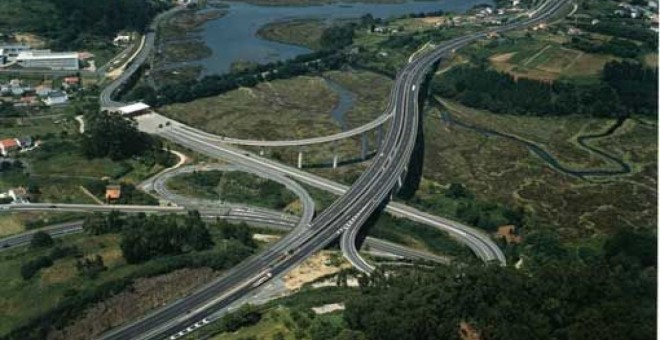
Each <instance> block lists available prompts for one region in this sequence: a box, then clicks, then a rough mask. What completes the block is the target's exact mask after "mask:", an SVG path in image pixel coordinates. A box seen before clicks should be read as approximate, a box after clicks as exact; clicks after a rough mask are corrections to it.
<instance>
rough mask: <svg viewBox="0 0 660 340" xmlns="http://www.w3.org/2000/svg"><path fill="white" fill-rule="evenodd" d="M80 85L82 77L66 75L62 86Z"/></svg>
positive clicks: (67, 87) (66, 87)
mask: <svg viewBox="0 0 660 340" xmlns="http://www.w3.org/2000/svg"><path fill="white" fill-rule="evenodd" d="M78 85H80V78H78V77H66V78H64V80H63V81H62V87H64V88H65V89H69V88H71V87H74V86H78Z"/></svg>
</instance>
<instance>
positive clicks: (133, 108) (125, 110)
mask: <svg viewBox="0 0 660 340" xmlns="http://www.w3.org/2000/svg"><path fill="white" fill-rule="evenodd" d="M149 108H151V106H149V105H147V104H145V103H142V102H140V103H135V104H131V105H126V106H122V107H120V108H119V109H117V110H118V111H119V112H120V113H121V114H123V115H129V114H131V113H135V112H140V111H143V110H146V109H149Z"/></svg>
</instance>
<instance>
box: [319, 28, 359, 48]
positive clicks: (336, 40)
mask: <svg viewBox="0 0 660 340" xmlns="http://www.w3.org/2000/svg"><path fill="white" fill-rule="evenodd" d="M354 33H355V24H350V23H349V24H344V25H333V26H331V27H328V28H326V29H325V30H323V33H322V34H321V47H322V48H323V49H325V50H338V49H341V48H344V47H346V46H348V45H350V44H352V43H353V35H354Z"/></svg>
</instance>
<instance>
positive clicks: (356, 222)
mask: <svg viewBox="0 0 660 340" xmlns="http://www.w3.org/2000/svg"><path fill="white" fill-rule="evenodd" d="M567 2H568V1H567V0H559V1H554V2H551V3H550V2H548V4H547V5H545V4H544V5H543V7H542V9H541V10H539V11H538V13H537V15H536V16H534V17H532V18H530V19H529V20H527V21H523V22H518V23H514V24H511V25H509V26H505V27H499V28H496V29H493V30H490V31H485V32H481V33H475V34H471V35H468V36H464V37H461V38H458V39H454V40H451V41H448V42H445V43H443V44H441V45H440V46H438V47H436V48H435V49H434V50H433V51H432V52H431V53H428V54H426V55H424V56H422V57H419V58H417V59H415V60H413V61H412V62H411V63H409V64H408V65H407V66H406V67H405V68H404V69H403V70H401V71H400V72H399V73H398V75H397V79H396V83H395V85H394V88H393V90H392V94H393V96H392V97H391V100H390V105H389V107H388V112H390V111H389V110H391V113H392V117H391V127H390V129H388V132H387V135H386V137H385V141H384V143H383V144H382V145H381V146H380V148H379V150H378V152H377V153H376V156H375V157H374V159H373V160H372V163H371V164H370V166H369V168H368V169H367V170H366V171H365V172H364V173H363V174H362V176H360V178H358V180H357V181H356V182H355V183H354V184H353V185H352V186H351V187H350V188H347V189H346V190H344V192H343V194H342V196H341V197H340V198H339V199H337V200H336V201H335V202H334V203H333V204H332V205H331V206H330V207H329V208H327V209H326V210H324V211H323V212H322V213H321V214H320V215H319V216H317V217H316V218H315V219H314V220H313V221H312V223H311V224H310V225H309V226H307V227H305V228H297V229H294V230H293V231H292V232H291V233H289V234H288V235H287V236H286V237H284V238H283V239H281V240H280V241H279V242H277V243H276V244H275V245H274V246H273V247H272V248H270V249H268V250H267V251H265V252H264V253H262V254H259V255H258V256H254V257H252V258H249V259H247V260H246V261H244V262H242V263H241V264H239V265H238V266H236V267H235V268H233V269H232V270H230V271H229V272H228V273H227V274H226V275H223V276H222V277H221V278H219V279H218V280H216V281H214V282H212V283H210V284H209V285H207V286H205V287H203V288H202V289H200V290H199V291H197V292H196V293H194V294H192V295H190V296H188V297H187V298H185V299H182V300H179V301H176V302H174V303H172V304H170V305H168V306H165V307H163V308H160V309H158V310H156V311H154V312H152V313H151V314H149V315H147V316H145V317H144V318H142V319H140V320H137V321H135V322H133V323H131V324H129V325H125V326H123V327H121V328H118V329H115V330H112V331H111V332H109V333H107V334H105V336H104V337H103V338H104V339H128V338H162V337H167V336H172V335H174V334H179V332H181V331H182V330H185V329H186V328H188V327H191V326H192V325H195V324H197V323H198V322H200V320H204V318H206V317H207V316H209V315H211V314H212V313H213V312H215V311H217V310H219V309H222V308H223V307H226V306H228V305H230V304H231V303H232V302H234V301H236V300H238V299H240V298H241V297H243V296H246V295H248V294H250V293H251V292H253V291H254V290H256V289H257V288H258V287H259V286H260V285H261V284H263V283H264V282H265V281H267V280H269V279H271V278H273V277H277V276H278V275H280V274H282V273H285V272H287V271H288V270H290V269H291V268H293V267H294V266H296V265H297V264H299V263H300V262H302V261H303V260H304V259H306V258H307V257H308V256H310V255H311V254H313V253H315V252H316V251H318V250H320V249H322V248H323V247H325V246H326V245H327V244H329V243H330V242H332V241H333V240H334V239H336V238H337V237H338V236H339V235H341V234H343V235H345V236H342V240H341V245H342V247H343V250H344V253H345V256H346V257H347V258H348V259H349V260H350V261H351V263H353V264H354V265H355V266H356V268H358V269H360V270H362V271H365V272H370V271H372V270H373V267H372V266H371V265H370V264H368V263H367V262H366V261H364V260H363V259H362V258H361V257H360V255H359V254H358V253H357V250H356V249H355V242H354V241H355V236H356V235H357V232H358V230H359V227H360V226H361V225H362V224H363V223H364V222H365V221H366V219H367V218H368V217H369V216H370V215H371V213H372V212H373V211H375V210H376V209H377V208H378V206H379V205H380V204H381V203H382V202H383V201H384V200H385V199H387V198H388V197H389V196H390V195H391V194H392V192H393V191H394V190H395V188H396V186H397V185H400V183H401V180H402V177H403V175H404V173H405V171H406V167H407V163H408V161H409V159H410V154H411V152H412V148H413V146H414V142H415V137H416V133H417V127H418V119H419V112H418V107H419V106H418V102H417V100H418V92H419V88H420V85H421V82H422V80H423V77H424V75H425V73H426V71H427V70H428V69H429V68H430V67H431V66H432V64H433V63H435V62H436V61H437V60H438V59H439V58H440V57H442V56H443V55H446V54H447V53H451V52H452V51H453V50H455V49H457V48H460V47H462V46H465V45H466V44H468V43H470V42H472V41H475V40H477V39H480V38H483V37H485V36H486V34H487V33H489V32H502V31H505V30H510V29H515V28H521V27H524V26H528V25H533V24H536V23H539V22H541V21H543V20H546V19H548V18H550V17H551V16H553V15H555V14H557V13H558V12H559V11H560V10H561V9H562V8H563V6H564V5H565V4H566V3H567ZM386 113H387V112H386ZM145 120H146V121H143V122H141V125H142V126H147V130H150V132H156V133H158V134H159V135H161V136H163V137H165V138H167V139H170V140H172V141H174V142H177V143H179V144H182V145H184V146H186V147H189V148H191V149H193V150H196V151H198V152H201V153H204V154H207V155H211V156H214V157H222V158H224V159H227V160H229V161H230V162H232V163H235V164H240V165H241V166H246V167H253V168H256V169H259V171H264V172H280V173H283V174H284V175H289V176H292V177H294V178H296V179H299V180H301V181H303V182H305V183H308V184H309V183H310V182H311V183H315V184H317V186H319V187H324V188H325V189H326V190H331V191H334V192H338V191H340V190H338V187H337V186H335V185H333V184H332V183H331V182H330V181H326V180H319V179H318V178H315V176H306V175H301V174H298V173H297V171H295V170H293V169H290V168H289V167H286V166H283V165H281V164H278V163H276V162H272V161H268V160H265V159H261V158H259V157H258V156H256V155H253V154H250V153H246V152H244V151H238V150H236V149H232V148H230V147H228V146H224V145H219V144H221V143H212V142H209V141H208V136H200V135H197V134H196V133H195V132H194V130H193V131H191V130H190V129H188V128H180V124H178V123H175V124H169V125H170V126H168V127H166V128H158V127H157V126H158V125H159V124H158V123H154V122H153V121H152V122H150V121H149V118H146V119H145ZM177 125H178V126H179V127H178V128H177V127H176V126H177ZM329 182H330V183H329ZM389 210H390V211H394V212H395V213H398V214H401V215H404V216H405V215H416V214H415V213H414V212H411V211H410V210H409V209H407V208H406V207H402V206H397V205H390V207H389ZM417 218H418V219H422V220H425V219H429V218H428V217H425V216H423V215H418V216H417ZM433 220H434V221H435V222H438V223H440V224H443V225H444V227H445V228H447V230H448V231H449V232H450V234H451V235H453V236H455V237H457V238H459V239H461V240H462V241H464V242H465V243H466V244H467V245H468V246H470V247H471V248H472V249H473V250H475V252H476V254H477V255H478V256H479V257H480V258H482V259H484V260H494V261H499V262H500V263H505V259H504V256H503V255H502V253H501V251H500V250H499V248H497V246H496V245H494V244H493V242H492V240H490V238H489V237H488V236H487V235H484V234H483V233H480V232H476V231H474V230H473V229H471V228H467V227H465V228H462V227H463V226H461V225H460V224H457V223H453V222H451V221H446V220H442V219H437V218H434V219H433Z"/></svg>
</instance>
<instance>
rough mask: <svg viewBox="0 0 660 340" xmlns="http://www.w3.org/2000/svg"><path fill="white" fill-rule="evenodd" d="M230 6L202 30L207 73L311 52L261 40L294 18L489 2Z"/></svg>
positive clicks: (380, 13) (445, 8) (404, 11)
mask: <svg viewBox="0 0 660 340" xmlns="http://www.w3.org/2000/svg"><path fill="white" fill-rule="evenodd" d="M223 3H225V4H227V5H229V8H228V12H227V14H226V15H225V16H223V17H221V18H218V19H215V20H212V21H209V22H207V23H206V24H204V26H203V27H202V32H201V39H202V40H203V41H204V43H205V44H206V45H207V46H209V47H210V48H211V50H212V51H213V55H212V56H211V57H209V58H206V59H203V60H200V61H198V62H194V63H191V64H200V65H202V66H203V68H204V71H203V73H204V74H205V75H206V74H219V73H220V74H221V73H227V72H228V71H229V70H230V68H231V65H232V63H234V62H236V61H247V62H254V63H262V64H263V63H269V62H274V61H280V60H286V59H290V58H293V57H295V56H298V55H301V54H305V53H309V52H310V50H309V49H307V48H304V47H300V46H294V45H288V44H283V43H278V42H274V41H268V40H265V39H261V38H260V37H259V36H258V35H257V31H258V30H259V28H261V27H263V26H264V25H266V24H269V23H273V22H277V21H282V20H292V19H314V18H319V19H325V20H333V19H346V18H359V17H361V16H363V15H365V14H371V15H373V16H374V17H377V18H388V17H392V16H402V15H405V14H408V13H420V12H431V11H438V10H443V11H451V12H464V11H466V10H468V9H470V8H472V7H473V6H474V5H477V4H481V3H491V1H489V0H436V1H412V0H411V1H408V2H405V3H399V4H365V3H351V4H328V5H319V6H275V7H272V6H257V5H251V4H247V3H243V2H223Z"/></svg>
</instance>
